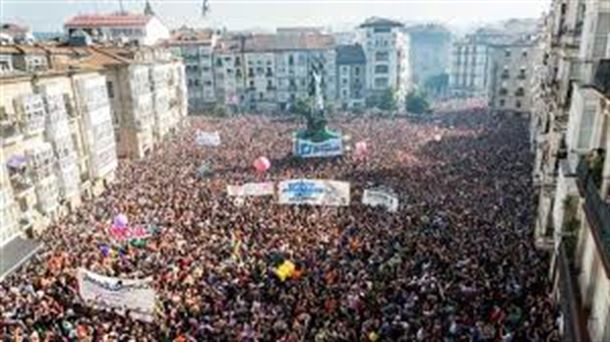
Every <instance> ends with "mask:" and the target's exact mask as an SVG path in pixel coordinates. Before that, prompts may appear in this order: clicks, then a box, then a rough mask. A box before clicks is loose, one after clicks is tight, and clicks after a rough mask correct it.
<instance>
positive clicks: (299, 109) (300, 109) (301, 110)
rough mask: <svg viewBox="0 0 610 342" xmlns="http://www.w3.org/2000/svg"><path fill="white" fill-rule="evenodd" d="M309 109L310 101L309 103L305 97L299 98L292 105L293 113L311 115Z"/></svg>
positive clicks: (291, 110)
mask: <svg viewBox="0 0 610 342" xmlns="http://www.w3.org/2000/svg"><path fill="white" fill-rule="evenodd" d="M309 110H310V106H309V103H307V101H306V100H303V99H297V100H296V101H294V102H293V103H292V105H291V106H290V112H291V113H293V114H297V115H301V116H304V117H307V116H309Z"/></svg>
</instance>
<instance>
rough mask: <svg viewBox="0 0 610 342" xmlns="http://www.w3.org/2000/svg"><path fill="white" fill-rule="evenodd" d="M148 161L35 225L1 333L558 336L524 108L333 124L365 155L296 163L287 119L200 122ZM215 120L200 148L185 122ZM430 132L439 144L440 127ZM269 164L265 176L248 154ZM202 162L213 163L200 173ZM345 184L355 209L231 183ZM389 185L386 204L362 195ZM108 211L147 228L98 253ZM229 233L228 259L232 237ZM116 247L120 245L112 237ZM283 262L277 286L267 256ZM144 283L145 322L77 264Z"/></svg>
mask: <svg viewBox="0 0 610 342" xmlns="http://www.w3.org/2000/svg"><path fill="white" fill-rule="evenodd" d="M188 126H189V127H188V128H185V129H184V130H183V131H181V132H180V133H179V134H176V136H174V137H172V138H171V139H169V140H168V141H166V142H164V143H163V145H162V146H161V147H160V148H159V149H158V150H157V151H155V152H154V154H153V155H151V156H150V157H148V158H146V159H145V160H141V161H133V162H122V163H121V165H120V169H119V173H118V181H117V182H115V183H112V184H111V185H110V186H109V188H108V189H107V191H106V192H105V193H104V194H103V195H102V196H101V197H98V198H96V199H94V200H91V201H89V202H87V203H85V204H84V205H83V206H82V207H80V208H79V209H77V210H76V211H74V212H73V213H71V214H69V215H68V216H67V217H66V218H65V219H63V220H62V221H60V222H59V223H56V224H55V225H54V226H53V227H51V228H49V229H48V230H47V231H46V232H45V233H44V236H42V239H43V240H44V242H45V248H44V250H43V251H42V252H40V253H38V254H37V255H35V256H34V257H33V259H32V260H31V261H29V262H28V263H27V264H26V265H25V266H23V267H22V268H21V269H20V270H18V271H17V272H16V273H14V274H13V275H11V276H10V277H8V278H7V279H6V280H5V281H3V282H2V283H1V286H0V313H1V317H0V318H1V323H0V333H2V336H3V338H4V339H8V340H15V341H55V340H79V341H88V340H95V341H98V340H99V341H195V340H196V341H207V340H214V341H257V340H260V341H377V340H379V341H388V340H395V341H500V340H502V341H557V340H559V339H560V337H559V334H558V331H559V329H558V324H557V321H558V319H557V317H558V316H557V312H556V310H555V307H554V305H553V303H552V301H551V298H550V297H549V284H548V282H547V279H546V274H547V269H548V266H547V261H546V260H545V259H544V258H543V257H542V255H541V254H540V253H539V252H537V251H536V249H535V248H534V247H533V243H532V241H533V239H532V229H531V226H532V219H533V218H532V214H533V212H532V203H533V200H532V192H531V189H532V184H531V181H530V168H531V159H532V156H531V154H530V152H529V149H528V139H527V136H526V134H527V132H526V131H527V123H526V122H525V120H524V119H520V118H510V117H493V116H490V115H489V114H487V113H486V112H485V111H482V110H477V111H465V112H460V113H452V114H443V115H440V116H438V117H434V118H429V119H426V120H419V121H417V122H413V121H409V120H407V119H375V118H351V119H347V118H345V119H338V120H336V121H334V122H332V123H331V127H332V128H336V129H339V130H340V131H341V132H342V133H343V134H344V135H345V136H349V137H351V142H350V143H353V142H355V141H360V140H366V141H367V142H368V144H369V155H368V158H367V159H366V160H362V159H358V160H357V159H354V158H351V157H350V156H349V152H348V154H347V155H346V156H344V157H342V158H333V159H318V160H299V159H295V158H293V157H291V153H290V151H291V143H292V142H291V134H292V132H293V131H294V130H295V129H296V128H297V124H296V123H295V122H290V121H285V120H279V119H272V118H266V117H257V116H244V117H237V118H231V119H218V120H211V119H208V120H205V119H195V118H191V119H190V121H189V125H188ZM197 129H203V130H206V131H214V130H218V131H219V132H220V135H221V139H222V145H221V146H219V147H201V146H197V145H196V144H195V143H194V136H195V134H194V133H195V131H196V130H197ZM439 137H440V139H439ZM259 156H267V157H268V158H269V159H270V160H271V163H272V165H271V169H270V170H269V171H268V172H266V173H265V174H259V173H256V172H254V170H253V169H252V161H253V160H254V159H255V158H257V157H259ZM203 162H206V163H208V165H209V166H210V172H209V174H207V175H206V176H205V177H202V176H201V175H199V174H198V172H197V170H198V168H199V166H200V165H201V164H202V163H203ZM297 177H304V178H323V179H336V180H344V181H349V182H350V183H351V189H352V202H351V205H350V206H348V207H339V208H335V207H306V206H289V205H279V204H277V202H276V201H275V200H274V199H273V198H271V197H257V198H248V199H247V200H245V201H244V202H243V203H237V202H236V201H234V200H233V199H232V198H228V197H227V196H226V185H229V184H241V183H244V182H248V181H261V180H274V181H279V180H284V179H289V178H297ZM376 185H384V186H386V187H390V188H392V189H393V190H394V191H395V193H396V194H398V196H399V198H400V201H401V205H400V209H399V211H398V212H397V213H389V212H386V211H385V210H383V209H382V208H372V207H368V206H364V205H363V204H361V203H360V197H361V193H362V190H363V189H365V188H367V187H370V186H376ZM117 213H124V214H126V215H127V217H128V218H129V220H130V221H131V222H140V223H145V224H150V225H154V226H155V227H157V230H158V232H157V233H156V234H155V235H154V236H152V237H151V238H149V239H148V241H147V242H146V244H145V245H144V246H137V247H134V246H132V245H129V244H126V245H124V246H122V247H121V248H122V250H121V254H120V256H119V257H117V256H116V255H115V256H112V255H105V253H102V252H100V247H99V246H100V245H101V244H109V243H111V241H110V239H109V237H108V233H107V228H108V226H109V225H110V222H111V221H112V218H113V217H114V216H115V215H116V214H117ZM236 239H239V241H240V244H239V247H238V248H239V251H238V254H239V258H235V257H234V256H235V240H236ZM117 248H118V246H117ZM278 257H280V258H286V259H289V260H292V261H294V263H295V264H296V265H297V267H298V269H299V275H298V277H293V279H289V280H287V281H285V282H282V281H280V280H278V279H277V277H276V276H275V275H274V273H273V268H272V267H273V260H274V259H277V258H278ZM78 267H83V268H86V269H88V270H91V271H93V272H97V273H100V274H104V275H108V276H116V277H125V278H144V277H149V276H152V277H153V284H154V287H155V290H156V291H157V294H158V298H157V303H158V313H157V315H156V318H155V320H154V322H152V323H147V322H144V321H138V320H135V319H132V318H129V317H125V316H124V315H120V314H117V313H115V312H112V311H108V310H96V309H92V308H91V307H89V306H88V305H86V303H84V302H83V301H82V300H81V299H80V298H79V295H78V284H77V280H76V277H75V276H76V270H77V268H78Z"/></svg>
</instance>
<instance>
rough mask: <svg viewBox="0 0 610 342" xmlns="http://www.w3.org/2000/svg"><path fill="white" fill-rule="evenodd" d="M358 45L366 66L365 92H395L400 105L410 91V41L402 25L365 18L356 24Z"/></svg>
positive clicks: (390, 21) (379, 19) (391, 21)
mask: <svg viewBox="0 0 610 342" xmlns="http://www.w3.org/2000/svg"><path fill="white" fill-rule="evenodd" d="M358 28H359V43H360V44H361V45H362V47H363V49H364V54H365V56H366V61H367V66H366V75H367V90H368V92H369V95H370V96H374V94H381V93H383V92H384V91H386V90H387V89H393V90H394V91H395V92H396V98H397V99H398V100H399V102H400V103H402V102H403V101H404V99H405V97H406V95H407V93H408V92H409V91H410V90H411V87H412V84H411V82H412V80H411V61H410V58H409V56H410V54H411V52H410V49H411V47H410V39H409V35H408V33H406V32H405V29H404V25H403V24H402V23H399V22H397V21H393V20H388V19H383V18H375V17H373V18H369V19H367V20H366V21H365V22H364V23H362V24H360V26H359V27H358Z"/></svg>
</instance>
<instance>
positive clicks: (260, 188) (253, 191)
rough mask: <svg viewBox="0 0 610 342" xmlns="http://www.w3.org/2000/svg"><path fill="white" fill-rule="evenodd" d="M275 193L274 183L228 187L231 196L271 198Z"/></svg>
mask: <svg viewBox="0 0 610 342" xmlns="http://www.w3.org/2000/svg"><path fill="white" fill-rule="evenodd" d="M273 192H274V188H273V182H262V183H246V184H243V185H227V194H228V195H229V196H241V197H245V196H270V195H273Z"/></svg>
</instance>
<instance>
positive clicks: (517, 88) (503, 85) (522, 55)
mask: <svg viewBox="0 0 610 342" xmlns="http://www.w3.org/2000/svg"><path fill="white" fill-rule="evenodd" d="M539 51H540V50H539V49H537V44H536V41H535V40H534V39H533V38H532V37H521V38H518V39H516V40H514V41H510V42H505V43H502V44H493V45H490V46H489V65H490V70H489V72H490V77H489V86H488V90H487V95H488V105H489V108H490V110H491V111H493V112H497V113H506V112H510V113H519V114H523V113H529V111H530V109H531V102H532V100H531V97H532V92H531V87H530V85H531V82H532V75H533V72H534V67H535V65H534V63H532V60H538V56H537V55H538V54H539V53H540V52H539Z"/></svg>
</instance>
